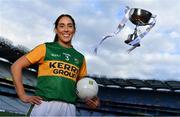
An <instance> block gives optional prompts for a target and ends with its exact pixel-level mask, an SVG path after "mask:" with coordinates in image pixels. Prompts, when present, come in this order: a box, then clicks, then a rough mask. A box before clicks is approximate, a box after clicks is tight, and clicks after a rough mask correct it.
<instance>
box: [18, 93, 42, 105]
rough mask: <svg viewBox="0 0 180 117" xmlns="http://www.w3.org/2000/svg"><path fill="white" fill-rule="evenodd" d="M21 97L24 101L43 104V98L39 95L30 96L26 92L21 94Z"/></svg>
mask: <svg viewBox="0 0 180 117" xmlns="http://www.w3.org/2000/svg"><path fill="white" fill-rule="evenodd" d="M19 98H20V99H21V100H22V101H23V102H26V103H30V104H37V105H39V104H41V100H42V98H41V97H39V96H29V95H26V94H24V95H22V96H19Z"/></svg>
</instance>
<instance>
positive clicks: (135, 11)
mask: <svg viewBox="0 0 180 117" xmlns="http://www.w3.org/2000/svg"><path fill="white" fill-rule="evenodd" d="M155 18H156V15H153V14H152V13H151V12H149V11H147V10H144V9H140V8H129V7H128V6H127V7H126V9H125V16H124V17H123V19H122V20H121V22H120V23H119V25H118V27H117V30H116V31H115V32H113V33H110V34H108V35H106V36H104V37H103V39H102V40H101V41H100V43H99V44H98V45H97V47H96V48H95V50H94V51H95V53H96V54H97V49H98V47H99V46H100V45H101V44H102V42H103V41H104V40H106V39H107V38H109V37H113V36H115V35H117V34H118V33H119V32H120V31H121V30H122V29H123V28H124V27H125V24H126V22H127V21H128V20H129V21H131V22H132V23H133V24H134V25H136V26H135V29H134V32H133V33H132V34H129V35H128V38H127V39H126V40H125V41H124V42H125V43H126V44H128V45H131V46H132V47H131V48H130V49H128V52H131V51H132V50H133V49H135V48H136V47H139V46H140V41H141V39H142V38H143V37H144V36H145V35H146V34H147V33H148V32H149V31H150V30H151V29H152V27H154V25H155V23H156V19H155ZM139 26H147V28H146V29H145V31H144V32H142V31H141V30H139V29H138V27H139Z"/></svg>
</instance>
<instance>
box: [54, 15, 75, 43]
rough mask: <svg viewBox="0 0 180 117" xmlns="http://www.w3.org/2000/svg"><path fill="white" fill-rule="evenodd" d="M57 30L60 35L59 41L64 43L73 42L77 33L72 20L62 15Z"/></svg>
mask: <svg viewBox="0 0 180 117" xmlns="http://www.w3.org/2000/svg"><path fill="white" fill-rule="evenodd" d="M55 32H56V34H57V35H58V39H59V40H58V41H60V42H62V43H64V44H71V40H72V37H73V35H74V33H75V27H74V25H73V22H72V20H71V19H70V18H69V17H66V16H64V17H62V18H61V19H60V20H59V22H58V26H57V28H56V29H55Z"/></svg>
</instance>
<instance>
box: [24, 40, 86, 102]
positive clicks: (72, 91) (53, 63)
mask: <svg viewBox="0 0 180 117" xmlns="http://www.w3.org/2000/svg"><path fill="white" fill-rule="evenodd" d="M25 57H26V58H27V59H28V60H29V61H30V62H31V63H32V64H34V63H38V64H39V68H38V82H37V87H36V93H35V94H36V95H37V96H40V97H42V98H43V100H45V101H52V100H56V101H58V100H59V101H65V102H68V103H75V102H76V98H77V95H76V81H77V80H79V78H82V77H84V76H86V75H87V70H86V62H85V58H84V56H83V55H82V54H81V53H79V52H78V51H76V50H75V49H74V48H73V47H72V48H65V47H63V46H61V45H60V44H59V43H57V42H49V43H45V44H41V45H39V46H37V47H36V48H34V49H33V50H32V51H31V52H29V53H28V54H26V55H25Z"/></svg>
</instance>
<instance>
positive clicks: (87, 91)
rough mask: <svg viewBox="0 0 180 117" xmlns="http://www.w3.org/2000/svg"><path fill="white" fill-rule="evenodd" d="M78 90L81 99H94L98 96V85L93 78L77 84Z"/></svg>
mask: <svg viewBox="0 0 180 117" xmlns="http://www.w3.org/2000/svg"><path fill="white" fill-rule="evenodd" d="M76 89H77V90H76V93H77V95H78V96H79V98H80V99H85V98H93V97H95V96H97V93H98V84H97V83H96V81H95V80H93V79H91V78H82V79H81V80H79V81H78V82H77V86H76Z"/></svg>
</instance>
